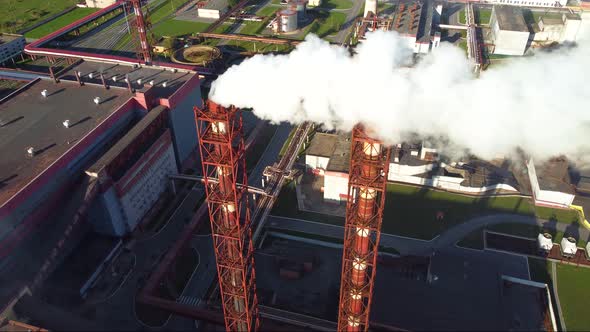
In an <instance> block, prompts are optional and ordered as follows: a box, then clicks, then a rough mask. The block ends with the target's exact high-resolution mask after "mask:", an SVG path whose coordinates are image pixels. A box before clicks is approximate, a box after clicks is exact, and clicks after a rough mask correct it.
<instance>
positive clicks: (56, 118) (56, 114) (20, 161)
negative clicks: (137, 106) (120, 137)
mask: <svg viewBox="0 0 590 332" xmlns="http://www.w3.org/2000/svg"><path fill="white" fill-rule="evenodd" d="M43 90H47V91H48V96H47V98H44V97H43V96H42V95H41V92H42V91H43ZM128 94H129V93H128V92H127V91H126V90H124V89H114V88H113V89H109V90H105V89H104V88H102V87H96V86H91V85H86V86H82V87H81V86H79V85H78V84H74V83H69V82H61V83H59V84H55V83H53V82H50V81H43V80H39V81H36V82H34V83H32V84H30V85H29V86H28V87H27V88H26V89H23V90H21V92H19V93H18V94H16V95H14V96H12V97H10V98H8V100H6V101H5V102H4V103H3V104H2V107H1V110H0V120H1V122H2V123H3V125H2V126H1V127H0V155H1V156H2V158H1V159H0V205H3V204H4V203H5V202H6V201H8V200H9V199H10V198H11V197H12V196H13V195H14V194H16V193H17V192H18V191H19V190H20V189H22V188H23V187H24V186H26V185H27V183H29V182H30V181H31V180H33V179H34V178H35V177H37V176H38V175H39V174H40V173H41V172H43V171H44V170H45V169H46V168H47V167H49V166H50V165H51V164H52V163H53V162H55V161H56V160H57V159H59V158H60V156H62V155H63V154H64V153H65V152H66V151H68V150H69V149H70V148H72V147H73V146H74V144H75V143H76V142H78V141H79V140H80V139H81V138H83V137H84V136H85V135H86V134H88V133H89V132H90V131H91V130H92V129H94V128H95V127H96V126H97V125H98V124H99V123H101V122H102V121H103V120H105V119H106V118H107V117H108V116H109V115H111V114H112V113H113V112H114V111H115V110H116V109H117V108H118V107H119V106H120V105H122V104H124V103H125V102H126V101H127V100H128V99H129V98H128V97H127V96H128ZM95 97H100V98H101V100H102V102H101V103H100V104H99V105H96V104H95V103H94V101H93V99H94V98H95ZM65 120H70V127H69V128H65V127H64V125H63V124H62V123H63V122H64V121H65ZM28 147H33V148H34V149H35V155H34V156H33V157H29V156H28V155H27V152H26V150H27V148H28Z"/></svg>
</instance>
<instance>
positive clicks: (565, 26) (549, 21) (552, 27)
mask: <svg viewBox="0 0 590 332" xmlns="http://www.w3.org/2000/svg"><path fill="white" fill-rule="evenodd" d="M581 24H582V19H581V18H580V15H578V14H574V13H564V14H562V15H561V17H541V18H540V19H539V22H537V26H536V27H535V35H534V37H533V43H534V44H536V45H540V46H542V45H545V44H551V43H563V42H575V41H576V39H577V35H578V31H579V30H580V26H581Z"/></svg>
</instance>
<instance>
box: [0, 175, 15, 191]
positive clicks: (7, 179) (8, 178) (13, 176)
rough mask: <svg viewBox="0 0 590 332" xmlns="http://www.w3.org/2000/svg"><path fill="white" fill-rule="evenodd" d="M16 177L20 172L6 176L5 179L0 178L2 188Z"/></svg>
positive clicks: (0, 187)
mask: <svg viewBox="0 0 590 332" xmlns="http://www.w3.org/2000/svg"><path fill="white" fill-rule="evenodd" d="M16 177H18V174H12V175H10V176H7V177H5V178H4V179H0V189H2V188H4V187H6V186H7V185H8V183H9V182H10V181H11V180H13V179H14V178H16Z"/></svg>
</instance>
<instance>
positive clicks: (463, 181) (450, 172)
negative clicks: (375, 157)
mask: <svg viewBox="0 0 590 332" xmlns="http://www.w3.org/2000/svg"><path fill="white" fill-rule="evenodd" d="M349 150H350V139H349V136H348V135H347V134H327V133H316V134H315V136H314V137H313V139H312V141H311V143H310V146H309V148H308V149H307V150H306V155H305V165H306V168H307V171H308V172H310V173H313V174H315V175H317V176H321V177H323V178H324V185H323V187H322V191H323V197H324V200H330V201H346V198H347V190H348V164H349V158H350V156H349V153H350V151H349ZM392 150H393V151H392V154H391V160H390V163H389V172H388V178H387V180H388V181H390V182H398V183H405V184H411V185H418V186H425V187H431V188H438V189H443V190H447V191H454V192H458V193H465V194H472V195H478V194H483V193H486V192H495V193H513V194H514V193H518V192H519V190H518V189H517V188H519V184H518V182H517V180H516V179H515V178H514V176H513V175H512V173H511V172H510V171H508V170H505V169H502V167H500V166H498V165H496V164H493V163H491V162H486V161H482V160H472V161H469V162H465V163H463V162H458V163H455V162H454V163H450V164H445V163H443V162H440V161H439V155H438V151H437V150H436V149H435V148H434V147H432V146H430V145H429V144H428V143H427V142H421V143H417V144H410V143H402V144H397V145H396V146H395V147H394V148H393V149H392Z"/></svg>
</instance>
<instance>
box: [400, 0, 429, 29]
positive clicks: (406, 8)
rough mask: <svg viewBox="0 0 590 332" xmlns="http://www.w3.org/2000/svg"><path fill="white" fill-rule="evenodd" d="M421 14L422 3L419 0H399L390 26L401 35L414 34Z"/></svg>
mask: <svg viewBox="0 0 590 332" xmlns="http://www.w3.org/2000/svg"><path fill="white" fill-rule="evenodd" d="M431 14H432V13H431ZM421 15H422V4H421V3H420V2H418V1H413V0H411V1H400V2H399V4H398V5H397V7H396V11H395V15H394V17H393V24H392V26H391V28H392V29H393V30H395V31H397V32H399V33H400V34H402V35H410V36H416V35H417V34H418V26H419V23H420V19H421ZM431 20H432V17H431Z"/></svg>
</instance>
